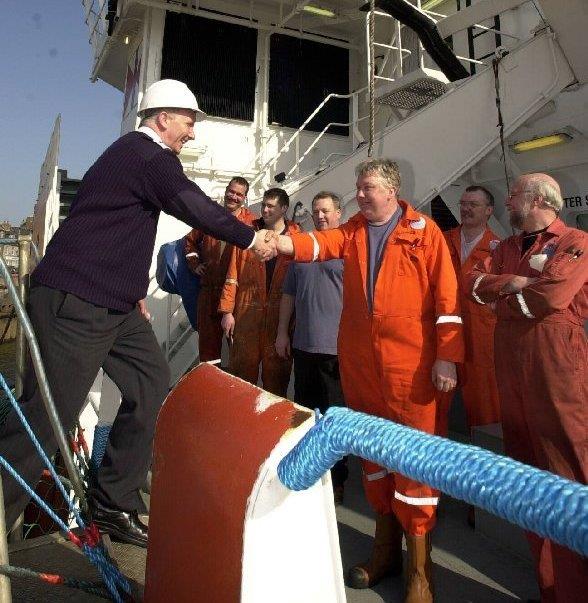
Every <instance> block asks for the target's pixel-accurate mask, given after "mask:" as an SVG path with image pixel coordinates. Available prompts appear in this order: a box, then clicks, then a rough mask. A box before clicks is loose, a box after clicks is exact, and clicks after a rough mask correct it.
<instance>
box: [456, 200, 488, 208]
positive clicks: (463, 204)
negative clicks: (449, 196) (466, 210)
mask: <svg viewBox="0 0 588 603" xmlns="http://www.w3.org/2000/svg"><path fill="white" fill-rule="evenodd" d="M459 206H460V207H471V208H472V209H476V208H478V207H488V203H474V202H473V201H460V202H459Z"/></svg>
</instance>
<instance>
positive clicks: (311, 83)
mask: <svg viewBox="0 0 588 603" xmlns="http://www.w3.org/2000/svg"><path fill="white" fill-rule="evenodd" d="M331 92H336V93H339V94H347V93H348V92H349V51H348V50H347V49H345V48H339V47H337V46H331V45H329V44H321V43H320V42H313V41H310V40H302V39H300V38H297V37H293V36H287V35H282V34H273V35H272V36H271V39H270V76H269V112H268V116H269V119H268V121H269V123H270V124H272V123H274V124H279V125H280V126H283V127H287V128H298V127H300V126H301V125H302V123H303V122H304V121H305V120H306V119H307V118H308V116H309V115H310V114H311V113H312V112H313V111H314V110H315V109H316V108H317V106H318V105H319V104H320V103H321V102H322V101H323V100H324V98H325V97H326V96H327V95H328V94H330V93H331ZM348 121H349V101H348V100H347V99H331V100H329V102H328V103H327V104H326V105H325V107H324V108H323V109H321V111H320V112H319V113H318V114H317V116H316V117H315V118H314V119H313V120H312V121H311V122H310V123H309V124H308V126H307V127H306V129H308V130H311V131H314V132H319V131H321V130H322V129H323V128H324V127H325V126H326V125H327V124H328V123H331V122H337V123H347V122H348ZM328 132H329V133H335V134H343V135H346V136H347V135H348V128H346V127H331V128H329V130H328Z"/></svg>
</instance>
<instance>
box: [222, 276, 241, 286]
mask: <svg viewBox="0 0 588 603" xmlns="http://www.w3.org/2000/svg"><path fill="white" fill-rule="evenodd" d="M225 283H226V284H227V285H239V281H238V280H237V279H236V278H228V279H227V280H226V281H225Z"/></svg>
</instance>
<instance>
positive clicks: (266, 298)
mask: <svg viewBox="0 0 588 603" xmlns="http://www.w3.org/2000/svg"><path fill="white" fill-rule="evenodd" d="M289 205H290V198H289V197H288V193H286V191H285V190H283V189H281V188H270V189H269V190H267V191H266V192H265V193H264V195H263V201H262V205H261V218H259V219H257V220H255V221H254V222H253V227H254V228H255V229H256V230H263V229H269V230H270V231H271V232H272V233H275V235H280V234H281V235H290V234H293V233H295V232H300V227H299V226H298V225H297V224H294V223H293V222H288V221H287V220H286V212H287V211H288V207H289ZM291 262H292V259H291V258H289V257H286V256H283V255H281V256H278V257H277V258H274V259H272V260H269V261H268V262H266V263H265V264H264V263H261V262H259V261H258V260H257V259H256V258H255V255H254V254H252V253H249V251H247V250H245V251H243V252H242V250H240V249H237V248H236V247H235V248H233V250H232V254H231V258H230V261H229V267H228V270H227V273H226V280H225V285H224V288H223V291H222V294H221V298H220V303H219V306H218V311H219V312H221V313H222V314H223V317H222V321H221V325H222V328H223V331H224V333H225V335H226V336H227V338H228V340H229V343H230V356H229V370H230V372H231V373H232V374H233V375H237V377H241V379H244V380H245V381H249V382H250V383H253V384H254V385H256V384H257V376H258V374H259V365H260V363H261V382H262V385H263V388H264V389H265V390H267V391H268V392H271V393H273V394H276V395H277V396H285V395H286V392H287V390H288V383H289V381H290V373H291V372H292V359H291V358H287V359H285V358H281V357H280V356H278V353H277V352H276V348H275V345H274V343H275V341H276V335H277V332H278V323H279V316H280V300H281V297H282V284H283V282H284V278H285V277H286V273H287V271H288V266H289V265H290V263H291Z"/></svg>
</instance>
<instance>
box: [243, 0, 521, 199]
mask: <svg viewBox="0 0 588 603" xmlns="http://www.w3.org/2000/svg"><path fill="white" fill-rule="evenodd" d="M528 1H529V0H521V1H520V2H518V3H517V6H518V5H522V4H526V3H527V2H528ZM421 4H425V3H424V2H421V0H418V2H417V6H418V8H421ZM422 10H423V12H424V13H426V14H427V15H429V16H430V17H431V18H432V19H433V20H435V21H437V22H440V21H442V20H443V19H446V18H448V17H451V15H444V14H442V13H439V12H434V11H431V10H426V9H422ZM493 16H496V15H490V16H489V18H491V17H493ZM374 18H378V19H385V20H391V22H393V26H392V32H391V34H390V38H389V39H388V40H386V41H376V40H373V41H372V43H370V11H366V13H365V17H364V19H365V23H364V25H365V47H366V63H367V64H366V69H365V72H366V74H367V78H368V81H367V82H366V85H365V86H364V87H363V88H361V89H359V90H356V91H353V92H350V93H349V94H337V93H331V94H328V95H327V96H326V97H325V98H324V99H323V100H322V101H321V102H320V103H319V104H318V106H317V107H316V108H315V109H314V111H312V113H311V114H310V115H309V116H308V117H307V118H306V119H305V120H304V122H303V123H302V124H301V125H300V127H299V128H297V130H296V131H295V132H294V133H293V134H292V135H291V136H290V138H288V140H287V141H286V142H285V143H284V144H283V145H282V146H281V148H279V150H278V152H277V153H276V154H275V155H274V156H273V157H272V158H271V159H270V160H269V161H267V162H266V163H265V164H264V165H263V166H262V167H261V168H260V170H259V172H258V174H257V176H256V177H255V178H254V179H253V180H252V182H251V186H252V187H253V186H255V185H256V184H258V183H260V182H263V181H264V180H265V179H267V178H268V175H269V173H270V172H271V171H275V170H276V169H277V166H278V161H279V160H280V159H281V158H282V157H283V156H284V155H285V154H287V153H289V152H290V149H291V148H292V146H294V161H293V165H292V166H291V167H290V168H289V169H287V170H283V174H282V178H281V179H280V182H283V181H285V180H286V181H287V180H288V179H289V178H291V177H293V176H294V177H296V178H299V177H300V176H301V169H300V168H301V164H302V163H303V161H304V160H305V159H306V158H307V156H308V154H309V153H310V151H312V150H313V149H314V148H315V147H316V145H317V144H318V143H319V141H320V140H321V139H322V138H323V137H324V135H325V134H326V133H327V132H328V131H329V130H330V129H331V128H334V127H337V126H341V127H349V128H351V133H350V138H351V141H350V143H351V144H350V149H349V152H348V153H342V152H334V153H329V154H328V155H327V156H326V157H324V158H323V159H321V161H320V163H319V169H321V170H322V169H325V168H326V167H328V165H329V161H330V159H331V158H332V157H346V156H349V155H350V154H351V153H353V152H354V151H355V150H356V149H357V147H358V146H359V145H361V144H362V143H363V142H364V137H363V135H362V133H361V131H360V129H359V124H360V123H361V122H362V121H364V120H367V119H368V117H369V116H368V115H364V116H362V117H359V115H358V113H359V101H360V99H361V95H362V94H363V93H365V92H366V91H368V90H369V84H370V82H369V74H370V73H371V65H372V62H373V60H374V57H372V54H375V53H373V52H372V46H373V47H374V49H375V48H381V49H385V51H386V52H385V54H384V57H383V60H382V62H381V64H379V65H378V72H379V73H378V74H374V83H375V85H378V84H385V83H388V82H394V81H396V80H397V79H398V78H400V77H402V76H403V75H406V74H408V73H410V71H411V69H416V68H419V67H420V68H422V67H424V65H425V56H426V51H425V50H424V49H423V47H422V45H421V43H420V42H418V43H417V44H416V49H415V51H414V52H416V59H417V60H416V61H413V64H412V65H407V64H406V60H407V59H413V58H414V56H413V55H414V52H413V50H410V49H409V48H407V47H406V46H405V45H403V43H402V32H403V30H404V28H405V26H404V25H403V24H402V23H400V21H398V20H397V19H395V18H394V17H392V16H391V15H389V14H388V13H386V12H383V11H380V10H374ZM470 27H471V28H473V29H477V30H480V31H481V32H488V33H494V34H496V35H498V36H504V37H505V38H509V39H512V40H514V41H516V42H519V41H520V38H519V37H518V36H516V35H514V34H512V33H509V32H507V31H505V30H503V29H498V28H493V27H488V26H485V25H482V24H480V23H475V22H471V23H470V22H469V21H468V20H465V21H464V22H462V23H460V24H459V26H458V28H457V29H455V31H453V33H457V32H458V31H462V30H464V29H467V28H470ZM456 56H457V58H458V59H459V60H460V61H463V62H465V63H468V64H472V65H480V66H483V67H487V66H489V64H490V63H489V61H488V60H484V59H487V58H488V57H480V58H475V57H466V56H460V55H456ZM334 98H338V99H349V100H350V103H351V106H350V113H351V116H350V120H349V122H347V123H339V122H331V123H329V124H327V125H326V126H325V127H324V128H323V129H322V130H321V131H320V132H319V133H318V134H316V136H315V137H314V138H313V139H312V140H311V141H310V143H309V144H308V146H307V147H306V149H305V150H303V151H302V150H301V138H302V133H303V132H306V131H308V125H309V124H310V122H311V121H312V120H313V119H314V118H315V117H316V116H317V115H318V114H319V112H320V111H321V110H322V109H323V107H325V105H326V104H327V103H328V102H329V101H330V100H331V99H334ZM376 111H377V109H376ZM394 115H395V117H396V118H397V119H398V120H401V119H403V118H404V115H403V114H402V113H401V112H400V111H395V112H394ZM388 125H389V124H388V123H386V126H385V127H387V126H388ZM266 152H267V144H265V145H263V146H262V148H261V149H260V151H259V152H258V153H257V155H256V156H255V157H254V159H253V161H252V164H251V165H252V166H255V165H257V163H258V162H259V160H260V159H261V158H262V157H263V156H264V154H265V153H266Z"/></svg>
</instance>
